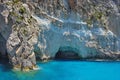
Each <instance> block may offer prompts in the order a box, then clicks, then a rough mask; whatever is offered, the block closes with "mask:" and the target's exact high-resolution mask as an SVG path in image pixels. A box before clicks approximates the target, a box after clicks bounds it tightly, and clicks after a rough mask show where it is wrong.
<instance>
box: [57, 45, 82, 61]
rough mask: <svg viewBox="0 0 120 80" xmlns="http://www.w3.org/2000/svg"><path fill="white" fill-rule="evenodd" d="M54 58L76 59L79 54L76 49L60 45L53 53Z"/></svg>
mask: <svg viewBox="0 0 120 80" xmlns="http://www.w3.org/2000/svg"><path fill="white" fill-rule="evenodd" d="M55 59H56V60H78V59H81V56H80V55H79V53H78V50H77V49H75V48H72V47H60V48H59V50H58V52H57V53H56V54H55Z"/></svg>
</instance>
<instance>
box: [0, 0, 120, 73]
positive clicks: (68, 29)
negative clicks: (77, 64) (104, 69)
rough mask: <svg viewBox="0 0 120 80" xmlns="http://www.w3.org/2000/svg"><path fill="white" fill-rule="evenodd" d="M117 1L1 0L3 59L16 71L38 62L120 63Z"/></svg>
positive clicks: (0, 21) (119, 15) (0, 38)
mask: <svg viewBox="0 0 120 80" xmlns="http://www.w3.org/2000/svg"><path fill="white" fill-rule="evenodd" d="M119 4H120V2H119V1H118V0H109V1H105V0H4V1H3V0H1V1H0V54H1V55H2V56H3V55H5V56H6V55H7V56H8V58H9V62H10V64H11V65H12V66H13V67H14V68H20V69H22V70H24V71H27V70H30V69H34V68H35V66H36V58H39V59H41V60H46V59H48V58H55V57H56V56H57V57H59V56H62V57H65V56H69V57H68V58H71V56H73V57H74V58H75V57H76V58H80V59H86V58H90V59H111V60H118V59H119V58H120V46H119V45H120V31H119V23H120V22H119V21H120V20H119V17H120V13H119V12H120V8H119Z"/></svg>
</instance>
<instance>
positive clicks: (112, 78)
mask: <svg viewBox="0 0 120 80" xmlns="http://www.w3.org/2000/svg"><path fill="white" fill-rule="evenodd" d="M37 64H38V65H39V66H40V67H41V69H40V70H38V71H30V72H20V71H13V70H10V69H9V67H7V65H6V66H4V65H2V64H0V80H120V62H91V61H90V62H89V61H50V62H47V63H40V62H38V63H37Z"/></svg>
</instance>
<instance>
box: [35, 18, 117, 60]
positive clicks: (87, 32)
mask: <svg viewBox="0 0 120 80" xmlns="http://www.w3.org/2000/svg"><path fill="white" fill-rule="evenodd" d="M33 17H34V18H35V19H36V20H37V22H38V24H39V27H40V28H41V32H40V34H39V40H38V41H39V42H38V44H37V45H36V46H37V47H36V49H35V50H36V52H38V54H39V56H40V55H41V56H40V57H42V56H45V55H46V56H48V57H52V58H54V57H55V55H56V54H57V52H58V51H59V50H61V51H71V50H72V51H74V52H76V53H78V55H79V56H80V57H82V58H87V57H95V56H102V57H103V58H104V56H103V55H108V56H112V55H111V54H112V53H115V54H117V53H119V46H118V45H116V44H117V42H118V40H117V38H116V36H115V35H114V34H113V33H112V32H111V31H110V30H105V29H103V28H100V27H96V28H95V27H94V28H91V29H89V28H88V26H87V25H86V23H85V22H82V21H81V20H80V21H79V22H78V21H72V20H59V19H56V18H54V17H52V18H54V19H56V22H55V23H54V24H53V23H52V22H51V21H50V20H49V19H41V18H40V17H37V16H33ZM59 23H62V24H61V26H58V25H59Z"/></svg>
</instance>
